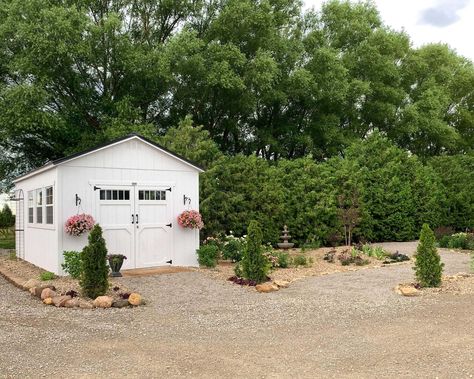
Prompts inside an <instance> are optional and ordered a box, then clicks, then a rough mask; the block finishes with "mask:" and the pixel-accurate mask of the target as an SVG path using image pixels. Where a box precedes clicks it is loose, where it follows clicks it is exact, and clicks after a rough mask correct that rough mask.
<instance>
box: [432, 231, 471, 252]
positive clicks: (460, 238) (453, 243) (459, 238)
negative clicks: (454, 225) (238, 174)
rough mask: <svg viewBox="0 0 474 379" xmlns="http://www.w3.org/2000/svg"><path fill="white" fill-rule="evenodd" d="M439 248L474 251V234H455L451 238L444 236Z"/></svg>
mask: <svg viewBox="0 0 474 379" xmlns="http://www.w3.org/2000/svg"><path fill="white" fill-rule="evenodd" d="M439 246H440V247H444V248H449V249H462V250H474V234H473V233H455V234H453V235H451V236H443V237H442V238H441V239H440V241H439Z"/></svg>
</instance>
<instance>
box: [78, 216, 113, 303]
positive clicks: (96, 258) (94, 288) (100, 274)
mask: <svg viewBox="0 0 474 379" xmlns="http://www.w3.org/2000/svg"><path fill="white" fill-rule="evenodd" d="M88 238H89V244H88V245H87V246H86V247H84V249H83V250H82V270H83V272H82V276H81V280H80V284H81V288H82V291H83V293H84V295H86V296H88V297H90V298H91V299H95V298H96V297H97V296H101V295H104V294H105V293H106V292H107V289H108V288H109V281H108V275H109V267H108V265H107V247H106V244H105V239H104V237H103V236H102V228H101V227H100V225H99V224H96V225H94V227H93V228H92V230H91V232H90V234H89V237H88Z"/></svg>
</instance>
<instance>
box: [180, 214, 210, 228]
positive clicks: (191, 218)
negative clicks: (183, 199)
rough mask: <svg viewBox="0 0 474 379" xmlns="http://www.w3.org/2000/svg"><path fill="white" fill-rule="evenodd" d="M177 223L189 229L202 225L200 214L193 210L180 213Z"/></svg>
mask: <svg viewBox="0 0 474 379" xmlns="http://www.w3.org/2000/svg"><path fill="white" fill-rule="evenodd" d="M178 224H179V225H180V226H181V227H183V228H189V229H202V228H203V227H204V223H203V222H202V217H201V214H200V213H199V212H198V211H194V210H192V211H184V212H183V213H181V214H180V215H179V216H178Z"/></svg>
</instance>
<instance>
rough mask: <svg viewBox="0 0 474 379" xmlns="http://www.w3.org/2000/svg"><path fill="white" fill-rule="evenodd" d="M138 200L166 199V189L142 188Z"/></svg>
mask: <svg viewBox="0 0 474 379" xmlns="http://www.w3.org/2000/svg"><path fill="white" fill-rule="evenodd" d="M138 200H166V191H155V190H140V191H138Z"/></svg>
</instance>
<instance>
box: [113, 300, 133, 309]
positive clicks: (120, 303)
mask: <svg viewBox="0 0 474 379" xmlns="http://www.w3.org/2000/svg"><path fill="white" fill-rule="evenodd" d="M129 305H130V303H129V302H128V300H127V299H118V300H114V302H113V303H112V307H113V308H124V307H128V306H129Z"/></svg>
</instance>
